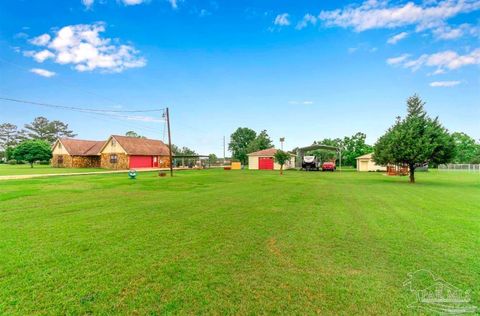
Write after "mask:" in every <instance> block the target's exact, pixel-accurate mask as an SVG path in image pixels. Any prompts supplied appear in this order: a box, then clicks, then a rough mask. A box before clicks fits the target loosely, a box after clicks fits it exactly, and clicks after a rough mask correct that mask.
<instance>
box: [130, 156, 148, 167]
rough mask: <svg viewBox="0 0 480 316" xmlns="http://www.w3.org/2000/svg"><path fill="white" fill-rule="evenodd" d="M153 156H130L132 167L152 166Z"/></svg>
mask: <svg viewBox="0 0 480 316" xmlns="http://www.w3.org/2000/svg"><path fill="white" fill-rule="evenodd" d="M152 161H153V160H152V156H130V168H151V167H152V166H153V163H152Z"/></svg>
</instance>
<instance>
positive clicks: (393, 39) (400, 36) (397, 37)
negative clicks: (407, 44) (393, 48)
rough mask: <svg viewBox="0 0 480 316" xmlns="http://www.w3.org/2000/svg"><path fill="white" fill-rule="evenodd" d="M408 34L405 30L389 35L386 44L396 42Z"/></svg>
mask: <svg viewBox="0 0 480 316" xmlns="http://www.w3.org/2000/svg"><path fill="white" fill-rule="evenodd" d="M407 36H408V33H407V32H402V33H398V34H396V35H394V36H392V37H390V38H389V39H388V40H387V43H388V44H392V45H394V44H397V43H398V42H399V41H401V40H402V39H404V38H406V37H407Z"/></svg>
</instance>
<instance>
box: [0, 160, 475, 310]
mask: <svg viewBox="0 0 480 316" xmlns="http://www.w3.org/2000/svg"><path fill="white" fill-rule="evenodd" d="M407 181H408V180H407V178H405V177H401V178H400V177H387V176H384V175H382V174H378V173H356V172H343V173H339V172H336V173H321V172H311V173H305V172H298V171H288V172H286V173H285V175H284V176H279V175H278V173H277V172H268V171H265V172H262V171H223V170H204V171H182V172H177V173H176V176H175V177H174V178H160V177H158V176H156V173H154V172H151V173H141V174H140V175H139V177H138V179H137V180H129V179H128V177H127V176H126V175H125V174H111V175H90V176H76V177H58V178H56V177H52V178H37V179H30V180H9V181H3V182H0V314H2V315H3V314H6V315H10V314H13V315H31V314H37V315H46V314H70V315H78V314H89V313H93V314H101V315H113V314H124V315H127V314H128V315H134V314H139V315H143V314H150V315H155V314H169V313H172V314H184V313H187V314H265V313H271V314H274V313H275V314H276V313H280V314H331V315H332V314H335V315H338V314H342V315H351V314H377V315H395V314H397V315H398V314H410V313H414V312H419V311H415V310H411V309H409V308H408V307H407V306H408V305H409V304H410V303H412V302H414V295H413V294H412V293H411V292H409V291H408V289H406V288H404V287H403V282H404V281H405V280H406V278H407V274H408V273H409V272H413V271H416V270H418V269H428V270H430V271H432V272H433V273H434V274H435V275H437V276H439V277H441V278H443V279H444V280H445V281H447V282H449V283H451V284H452V285H454V286H457V287H458V288H460V289H462V290H470V291H471V298H472V301H471V304H473V305H477V306H480V259H479V258H480V257H479V255H480V175H478V174H465V173H438V172H430V173H419V174H418V175H417V181H418V183H417V184H415V185H411V184H409V183H407Z"/></svg>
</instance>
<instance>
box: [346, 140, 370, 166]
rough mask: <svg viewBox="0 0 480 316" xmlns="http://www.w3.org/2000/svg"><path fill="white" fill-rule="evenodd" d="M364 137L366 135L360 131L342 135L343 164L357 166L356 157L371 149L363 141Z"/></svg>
mask: <svg viewBox="0 0 480 316" xmlns="http://www.w3.org/2000/svg"><path fill="white" fill-rule="evenodd" d="M366 138H367V135H365V134H364V133H360V132H359V133H356V134H355V135H352V136H351V137H344V139H343V148H342V163H343V164H345V165H347V166H353V167H357V157H358V156H361V155H365V154H368V153H371V152H372V151H373V147H372V146H370V145H368V144H367V143H365V139H366Z"/></svg>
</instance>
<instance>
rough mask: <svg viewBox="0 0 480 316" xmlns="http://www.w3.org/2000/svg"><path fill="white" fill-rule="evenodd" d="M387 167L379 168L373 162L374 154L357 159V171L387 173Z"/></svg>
mask: <svg viewBox="0 0 480 316" xmlns="http://www.w3.org/2000/svg"><path fill="white" fill-rule="evenodd" d="M386 170H387V167H385V166H379V165H377V164H376V163H375V161H373V153H370V154H366V155H363V156H360V157H357V171H386Z"/></svg>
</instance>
